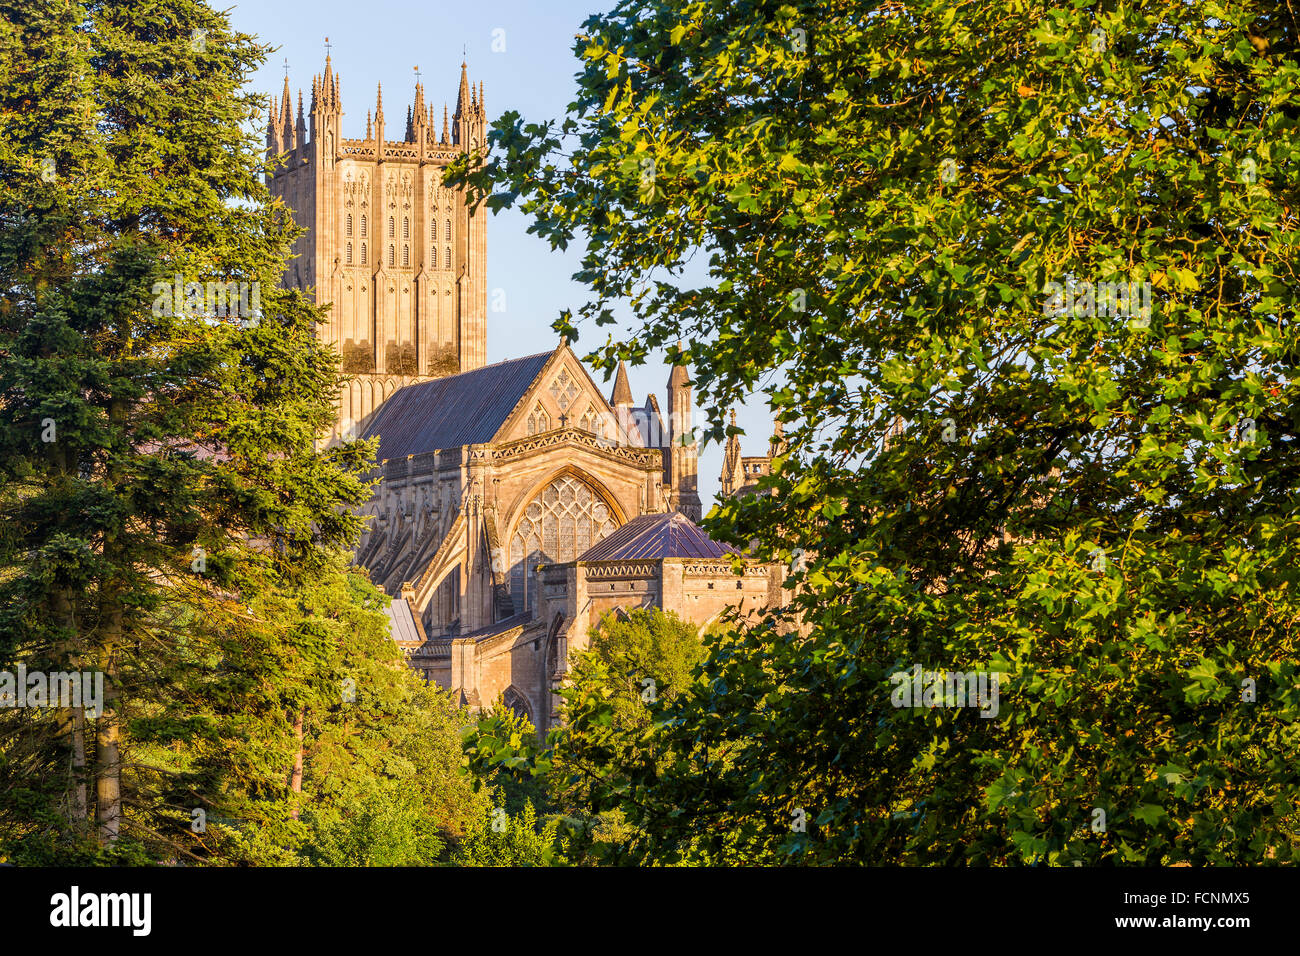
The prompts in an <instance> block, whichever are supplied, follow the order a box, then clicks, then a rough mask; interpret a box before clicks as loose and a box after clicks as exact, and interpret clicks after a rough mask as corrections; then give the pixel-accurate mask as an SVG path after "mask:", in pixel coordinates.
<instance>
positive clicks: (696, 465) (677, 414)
mask: <svg viewBox="0 0 1300 956" xmlns="http://www.w3.org/2000/svg"><path fill="white" fill-rule="evenodd" d="M692 404H693V400H692V397H691V383H690V380H689V379H688V377H687V375H686V368H685V367H684V366H681V365H674V366H673V370H672V372H671V374H670V375H669V376H668V444H669V446H670V447H669V449H668V456H669V460H668V470H669V475H668V485H669V487H670V488H671V489H672V491H671V492H670V493H669V501H668V504H669V506H670V507H672V508H674V509H675V510H677V511H680V512H681V513H682V514H684V515H686V517H688V518H690V519H691V520H692V521H699V520H700V511H701V505H700V489H699V485H700V476H699V472H700V446H699V443H698V442H697V441H696V440H695V434H694V420H693V416H694V409H693V408H692Z"/></svg>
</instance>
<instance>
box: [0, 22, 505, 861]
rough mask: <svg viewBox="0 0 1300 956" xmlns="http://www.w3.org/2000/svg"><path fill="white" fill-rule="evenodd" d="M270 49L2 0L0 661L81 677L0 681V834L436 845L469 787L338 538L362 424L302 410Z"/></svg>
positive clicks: (298, 298) (474, 801)
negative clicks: (330, 444) (269, 115)
mask: <svg viewBox="0 0 1300 956" xmlns="http://www.w3.org/2000/svg"><path fill="white" fill-rule="evenodd" d="M265 52H266V48H265V47H263V46H261V45H259V44H257V43H256V42H254V40H253V39H252V38H251V37H248V36H245V35H241V34H238V33H236V32H233V31H232V30H231V28H230V26H229V23H228V21H227V18H226V16H225V15H224V14H221V13H217V12H214V11H213V10H212V9H211V8H210V7H209V6H207V5H206V4H204V3H201V2H194V0H141V2H135V3H129V4H124V3H117V2H85V3H76V2H66V0H22V2H19V3H0V408H2V409H3V415H0V672H6V673H10V674H12V673H14V672H15V670H16V669H17V668H18V667H20V666H21V667H25V668H26V669H27V670H28V672H36V673H49V672H70V673H81V672H87V673H94V674H99V675H103V680H104V695H103V701H102V706H101V707H98V708H96V707H93V706H88V705H87V702H86V701H84V700H83V701H82V702H81V703H80V705H78V706H64V707H58V708H56V707H49V706H39V707H17V708H14V707H13V706H12V704H13V701H10V702H9V703H10V706H6V707H5V708H0V858H5V857H7V858H10V859H12V860H13V861H15V862H29V863H51V862H82V863H89V862H123V861H130V862H149V861H184V862H212V863H282V862H301V861H304V860H305V861H313V862H321V863H345V862H346V863H416V862H425V863H428V862H432V861H433V860H434V859H436V858H437V857H438V856H439V855H442V854H445V853H446V852H447V851H448V849H449V848H448V843H447V841H448V839H449V838H453V837H455V836H457V835H459V834H460V833H461V832H463V830H464V827H465V825H466V824H467V823H468V822H469V821H471V820H475V819H477V818H478V817H479V816H480V815H481V813H482V809H483V808H482V800H480V799H479V798H476V797H475V796H474V795H473V794H472V792H471V788H470V783H469V781H468V780H466V779H465V778H464V777H463V776H462V775H461V773H460V766H459V765H460V753H459V738H460V733H461V730H462V727H463V726H464V724H465V723H466V722H467V718H466V717H465V716H464V715H463V714H462V713H461V711H460V709H459V708H458V707H457V706H455V705H454V703H453V702H452V701H451V699H450V697H449V696H448V695H446V694H442V693H439V692H436V691H435V690H431V689H428V688H426V687H425V686H424V684H423V682H422V681H419V680H417V679H416V677H415V676H414V675H413V674H412V673H410V672H409V671H408V670H407V669H406V668H405V666H404V664H403V662H402V660H401V656H400V654H399V653H398V651H397V648H396V646H395V645H394V644H393V642H392V641H391V640H390V639H389V637H388V631H387V619H386V615H385V614H384V611H383V605H384V603H385V602H386V601H387V599H386V598H385V597H384V596H383V595H382V594H381V593H380V592H378V591H377V589H375V588H374V587H373V586H372V585H371V584H370V583H369V582H368V581H367V580H365V578H364V577H362V576H359V575H358V574H357V573H356V572H354V571H350V570H348V569H347V568H346V566H345V564H344V563H343V559H342V557H341V555H343V554H345V553H346V552H347V551H348V550H350V548H351V547H352V546H353V544H354V543H355V538H356V535H357V533H358V531H359V529H360V518H359V517H358V516H357V515H356V513H355V506H356V505H358V504H360V503H362V502H364V501H365V500H366V499H367V498H368V497H369V494H370V489H369V486H368V485H367V484H366V482H365V481H363V480H362V478H361V475H362V473H363V472H364V471H365V469H366V468H367V467H368V466H369V464H370V462H371V460H372V454H373V448H371V447H370V446H368V445H366V444H363V443H350V444H345V445H342V446H339V447H335V448H331V449H329V450H323V449H322V448H321V447H320V446H321V443H320V442H319V441H318V436H320V435H321V434H323V433H325V432H327V431H328V426H329V425H330V423H332V421H333V415H334V408H333V398H334V396H335V395H336V394H337V390H338V388H339V384H340V380H339V373H338V371H337V355H336V354H334V352H333V351H332V350H330V349H326V348H322V347H320V346H319V345H318V344H317V342H316V338H315V330H316V324H317V323H318V322H319V321H320V319H321V317H322V309H321V308H320V307H317V306H315V305H314V304H313V303H312V302H311V299H310V298H309V297H307V296H305V295H303V294H302V293H301V292H299V291H289V290H283V289H280V288H278V283H279V279H280V276H281V274H282V273H283V270H284V268H285V262H286V260H287V258H288V255H289V250H290V244H291V242H292V241H293V239H294V238H295V236H296V235H297V231H296V229H295V227H294V226H293V224H292V221H291V219H290V218H289V216H288V212H287V210H286V209H285V208H284V207H283V206H282V205H281V204H279V203H276V202H272V201H271V200H270V197H269V195H268V192H267V189H266V187H265V184H264V178H263V177H264V174H265V165H264V162H263V157H262V155H261V147H260V146H259V144H258V143H257V142H256V139H255V137H253V136H252V135H250V132H249V129H250V121H251V120H253V119H255V118H257V117H258V116H260V115H261V104H260V103H259V101H258V99H257V98H256V97H254V96H253V95H251V94H249V93H246V92H244V91H243V90H242V87H243V84H244V83H245V81H246V80H247V79H248V78H249V75H250V73H251V71H252V70H253V69H255V67H256V66H257V64H258V63H259V62H260V61H261V60H262V58H263V57H264V55H265ZM191 283H193V284H194V286H193V288H194V289H197V290H198V293H197V295H194V296H191V294H190V293H191ZM208 283H223V284H224V283H236V284H237V285H236V287H235V288H236V290H238V292H237V294H236V295H235V296H234V298H233V300H231V299H225V300H220V301H214V300H213V298H212V292H211V291H210V290H211V289H212V287H211V286H209V285H208ZM239 284H242V286H241V285H239ZM227 288H228V287H227ZM223 294H227V295H229V293H228V292H224V293H223ZM25 692H26V688H21V689H20V691H19V693H25Z"/></svg>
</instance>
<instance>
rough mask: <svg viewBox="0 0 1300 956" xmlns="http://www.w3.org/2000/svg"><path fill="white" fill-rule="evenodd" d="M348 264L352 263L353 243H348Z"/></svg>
mask: <svg viewBox="0 0 1300 956" xmlns="http://www.w3.org/2000/svg"><path fill="white" fill-rule="evenodd" d="M348 265H352V243H350V242H349V243H348Z"/></svg>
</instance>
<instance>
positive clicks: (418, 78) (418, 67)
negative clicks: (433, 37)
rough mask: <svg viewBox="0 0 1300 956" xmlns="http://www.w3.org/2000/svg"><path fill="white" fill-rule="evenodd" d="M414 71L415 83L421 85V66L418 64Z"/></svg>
mask: <svg viewBox="0 0 1300 956" xmlns="http://www.w3.org/2000/svg"><path fill="white" fill-rule="evenodd" d="M413 69H414V70H415V82H417V83H419V82H420V64H418V63H417V64H415V66H414V67H413Z"/></svg>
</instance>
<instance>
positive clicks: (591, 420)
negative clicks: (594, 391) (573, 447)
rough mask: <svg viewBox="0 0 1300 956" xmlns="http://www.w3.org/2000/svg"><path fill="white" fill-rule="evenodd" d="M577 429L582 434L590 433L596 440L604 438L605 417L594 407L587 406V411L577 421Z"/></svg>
mask: <svg viewBox="0 0 1300 956" xmlns="http://www.w3.org/2000/svg"><path fill="white" fill-rule="evenodd" d="M578 427H579V428H580V429H582V430H583V431H584V432H590V433H591V434H593V435H595V436H596V437H597V438H604V437H605V417H604V416H603V415H602V414H601V413H600V412H599V411H597V410H596V406H595V405H588V406H587V410H586V411H585V412H583V413H582V417H581V418H580V419H578Z"/></svg>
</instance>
